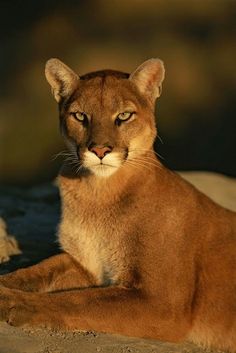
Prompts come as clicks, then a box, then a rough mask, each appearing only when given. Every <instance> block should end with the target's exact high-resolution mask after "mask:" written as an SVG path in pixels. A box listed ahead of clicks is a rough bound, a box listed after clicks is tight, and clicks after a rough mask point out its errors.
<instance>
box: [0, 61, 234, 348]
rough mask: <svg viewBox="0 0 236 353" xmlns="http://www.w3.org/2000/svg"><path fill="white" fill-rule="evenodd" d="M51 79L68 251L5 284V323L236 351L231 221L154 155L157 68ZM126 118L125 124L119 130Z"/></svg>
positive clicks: (54, 72)
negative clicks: (62, 156)
mask: <svg viewBox="0 0 236 353" xmlns="http://www.w3.org/2000/svg"><path fill="white" fill-rule="evenodd" d="M46 77H47V79H48V82H49V83H50V85H51V87H52V89H53V93H54V96H55V99H56V100H57V101H58V102H59V111H60V124H61V131H62V135H63V138H64V140H65V143H66V145H67V147H68V151H67V152H65V157H66V160H65V163H64V165H63V167H62V169H61V171H60V175H59V177H58V185H59V188H60V195H61V200H62V215H61V221H60V224H59V227H58V238H59V242H60V246H61V248H62V250H63V251H64V252H63V253H61V254H59V255H57V256H55V257H52V258H50V259H47V260H45V261H43V262H42V263H40V264H38V265H36V266H33V267H30V268H26V269H21V270H18V271H16V272H13V273H11V274H8V275H5V276H3V277H0V283H1V286H0V318H1V319H2V320H4V321H7V322H8V323H10V324H11V325H17V326H22V325H25V324H28V325H43V326H48V327H52V328H61V329H63V330H64V329H72V330H86V331H90V330H96V331H104V332H111V333H116V334H123V335H130V336H133V337H134V336H137V337H146V338H155V339H159V340H165V341H173V342H178V341H181V340H182V341H183V340H186V339H189V340H191V341H194V342H195V343H197V344H201V345H205V346H208V347H216V348H221V349H225V350H229V351H231V352H236V261H235V254H236V214H235V213H233V212H231V211H229V210H227V209H224V208H222V207H220V206H219V205H217V204H216V203H214V202H213V201H212V200H210V199H209V198H208V197H207V196H205V195H204V194H202V193H201V192H199V191H197V190H196V189H195V188H194V187H193V186H192V185H190V184H189V183H187V182H186V181H185V180H183V179H182V178H181V177H180V176H179V175H177V174H176V173H174V172H171V171H170V170H168V169H167V168H165V167H164V166H163V165H162V164H161V162H160V161H159V160H158V158H157V156H156V153H155V152H154V150H153V143H154V139H155V137H156V135H157V133H156V127H155V117H154V102H155V99H156V98H157V97H159V95H160V93H161V85H162V81H163V78H164V66H163V63H162V62H161V61H160V60H158V59H152V60H148V61H146V62H145V63H143V64H142V65H141V66H140V67H139V68H138V69H136V70H135V71H134V72H133V73H132V74H131V75H130V76H129V75H127V74H124V73H121V72H117V71H111V70H105V71H98V72H95V73H90V74H87V75H84V76H81V77H79V76H77V75H76V74H75V73H73V71H72V70H71V69H69V68H68V67H67V66H66V65H64V64H63V63H62V62H61V61H59V60H58V59H51V60H49V61H48V63H47V65H46ZM170 79H171V78H170ZM76 112H79V113H80V114H79V116H80V117H81V116H82V117H83V119H82V121H78V120H77V119H76V116H77V115H76V114H75V113H76ZM125 112H133V114H132V119H130V120H127V121H124V122H121V123H120V122H119V121H118V122H117V121H116V117H117V116H119V114H121V113H125ZM81 113H83V114H81ZM85 114H86V117H87V118H86V119H85V118H84V117H85ZM121 116H126V115H125V114H123V115H121ZM94 146H95V147H94ZM99 146H100V147H99ZM102 146H103V147H102ZM98 148H103V151H104V153H105V152H106V153H107V154H106V155H105V157H104V158H102V160H100V159H99V158H97V157H96V155H95V153H96V154H98V155H100V157H102V156H103V155H104V154H103V153H100V152H101V151H102V150H98ZM104 148H105V149H104ZM93 152H94V153H93ZM101 163H102V164H101ZM81 289H83V290H81ZM48 292H50V293H48Z"/></svg>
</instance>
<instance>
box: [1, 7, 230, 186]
mask: <svg viewBox="0 0 236 353" xmlns="http://www.w3.org/2000/svg"><path fill="white" fill-rule="evenodd" d="M0 28H1V30H0V37H1V55H0V75H1V84H0V182H1V183H2V184H4V185H5V184H12V185H32V184H35V183H40V182H45V181H49V180H51V179H52V178H54V177H55V176H56V174H57V171H58V169H59V165H60V163H61V161H60V160H53V156H54V155H55V154H56V153H58V152H59V151H61V150H62V149H64V146H63V142H62V139H61V137H60V134H59V129H58V116H57V115H58V113H57V105H56V102H55V101H54V99H53V98H52V96H51V93H50V88H49V86H48V84H47V83H46V80H45V78H44V65H45V62H46V60H47V59H49V58H51V57H58V58H60V59H61V60H62V61H64V62H65V63H67V64H68V65H69V66H71V67H72V68H73V69H74V70H75V71H77V72H78V73H81V74H84V73H86V72H89V71H94V70H97V69H103V68H111V69H118V70H123V71H126V72H130V71H132V70H134V69H135V68H136V66H138V65H139V64H140V63H142V62H143V61H144V60H146V59H148V58H151V57H160V58H161V59H162V60H164V62H165V66H166V79H165V82H164V86H163V93H162V96H161V98H160V99H159V100H158V103H157V126H158V131H159V134H160V136H161V138H162V140H163V144H162V143H161V142H160V141H157V142H156V146H155V148H156V150H157V151H158V153H160V154H161V155H162V156H163V157H164V161H163V162H164V163H165V164H166V165H167V166H169V167H170V168H172V169H178V170H208V171H215V172H221V173H224V174H226V175H229V176H236V117H235V110H236V102H235V101H236V95H235V92H236V68H235V66H236V1H235V0H232V1H230V0H124V1H121V0H111V1H109V0H84V1H79V0H77V1H73V0H65V1H61V0H48V1H46V0H41V1H36V0H34V1H30V0H18V1H17V0H11V1H7V0H1V1H0Z"/></svg>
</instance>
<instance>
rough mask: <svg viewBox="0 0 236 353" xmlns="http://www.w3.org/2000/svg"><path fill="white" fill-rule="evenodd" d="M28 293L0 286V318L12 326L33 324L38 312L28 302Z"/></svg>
mask: <svg viewBox="0 0 236 353" xmlns="http://www.w3.org/2000/svg"><path fill="white" fill-rule="evenodd" d="M27 296H28V295H27V293H26V295H25V293H23V292H21V291H18V290H14V289H8V288H5V287H2V286H1V287H0V320H1V321H5V322H7V323H8V324H9V325H12V326H25V325H27V324H31V323H32V322H33V319H34V317H35V314H36V310H35V309H34V307H33V305H31V304H30V303H27V302H28V299H29V298H27Z"/></svg>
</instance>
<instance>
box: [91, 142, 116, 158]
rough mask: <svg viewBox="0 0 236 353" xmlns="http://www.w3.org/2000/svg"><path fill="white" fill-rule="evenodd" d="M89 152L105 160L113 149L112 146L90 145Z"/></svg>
mask: <svg viewBox="0 0 236 353" xmlns="http://www.w3.org/2000/svg"><path fill="white" fill-rule="evenodd" d="M88 149H89V151H90V152H93V153H94V154H96V156H97V157H98V158H100V159H103V158H104V157H105V155H106V154H108V153H111V151H112V147H111V146H101V145H95V146H94V145H90V146H89V148H88Z"/></svg>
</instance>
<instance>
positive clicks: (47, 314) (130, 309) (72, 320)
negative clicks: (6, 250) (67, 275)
mask: <svg viewBox="0 0 236 353" xmlns="http://www.w3.org/2000/svg"><path fill="white" fill-rule="evenodd" d="M169 304H170V303H169ZM0 319H1V320H3V321H6V322H8V323H9V324H11V325H13V326H25V325H26V326H32V325H36V326H44V327H50V328H57V329H58V328H59V329H63V330H64V329H70V330H75V329H76V330H96V331H102V332H110V333H117V334H124V335H129V336H137V337H149V338H150V337H151V338H157V339H163V340H170V341H179V340H182V339H184V338H185V337H186V335H187V334H188V332H189V330H190V321H191V320H190V318H189V316H187V314H186V312H182V311H181V310H179V308H173V307H172V308H171V311H170V312H169V311H167V309H166V307H165V303H158V298H155V300H153V298H148V297H147V296H146V295H145V294H144V293H143V292H142V291H140V290H138V289H127V288H121V287H103V288H88V289H84V290H71V291H65V292H59V293H30V292H22V291H17V290H13V289H7V288H0Z"/></svg>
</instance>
